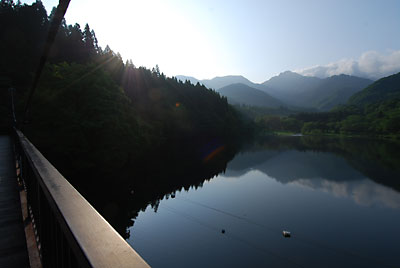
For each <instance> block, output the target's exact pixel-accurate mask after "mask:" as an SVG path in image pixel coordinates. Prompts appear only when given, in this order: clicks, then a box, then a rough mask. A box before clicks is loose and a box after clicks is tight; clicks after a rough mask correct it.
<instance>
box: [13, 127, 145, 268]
mask: <svg viewBox="0 0 400 268" xmlns="http://www.w3.org/2000/svg"><path fill="white" fill-rule="evenodd" d="M15 134H16V137H15V144H16V153H17V159H18V160H19V161H18V162H19V168H20V177H21V178H22V179H23V181H24V184H25V188H26V192H27V199H28V205H29V206H30V208H29V210H30V213H31V218H32V223H33V224H34V227H35V231H36V237H37V241H38V247H39V252H40V256H41V260H42V264H43V267H57V268H62V267H74V268H75V267H95V268H98V267H110V268H111V267H149V266H148V264H147V263H146V262H145V261H144V260H143V259H142V258H141V257H140V256H139V255H138V254H137V253H136V252H135V251H134V250H133V249H132V248H131V247H130V246H129V245H128V243H127V242H126V241H125V240H124V239H123V238H122V237H121V236H120V235H119V234H118V233H117V232H116V231H115V230H114V229H113V228H112V227H111V225H110V224H109V223H108V222H107V221H106V220H104V218H103V217H102V216H101V215H100V214H99V213H98V212H97V211H96V210H95V209H94V208H93V207H92V206H91V205H90V204H89V203H88V202H87V201H86V199H85V198H83V197H82V196H81V195H80V194H79V192H78V191H77V190H76V189H75V188H74V187H73V186H72V185H71V184H70V183H69V182H68V181H67V180H66V179H65V178H64V177H63V176H62V175H61V174H60V173H59V172H58V171H57V170H56V168H55V167H54V166H52V165H51V164H50V163H49V161H47V159H46V158H45V157H44V156H43V155H42V154H41V153H40V152H39V151H38V150H37V149H36V148H35V146H33V145H32V143H30V142H29V140H28V139H27V138H26V137H25V136H24V135H23V134H22V132H20V131H18V130H16V131H15Z"/></svg>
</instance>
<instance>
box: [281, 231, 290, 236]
mask: <svg viewBox="0 0 400 268" xmlns="http://www.w3.org/2000/svg"><path fill="white" fill-rule="evenodd" d="M282 234H283V237H290V232H289V231H282Z"/></svg>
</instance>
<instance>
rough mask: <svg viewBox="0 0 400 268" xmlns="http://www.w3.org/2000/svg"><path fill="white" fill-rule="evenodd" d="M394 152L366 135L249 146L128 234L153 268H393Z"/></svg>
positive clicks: (140, 218)
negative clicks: (287, 236)
mask: <svg viewBox="0 0 400 268" xmlns="http://www.w3.org/2000/svg"><path fill="white" fill-rule="evenodd" d="M399 155H400V151H399V146H398V145H397V144H392V143H388V142H383V141H371V140H365V139H363V140H362V139H327V138H320V139H315V138H311V137H284V138H272V139H270V140H265V141H263V142H259V143H257V144H253V145H249V146H248V147H246V148H245V149H243V151H242V152H240V153H238V154H237V155H236V156H235V157H234V158H233V159H232V160H231V161H229V162H228V163H227V167H226V170H225V171H224V172H221V173H220V174H219V175H217V176H215V177H213V178H212V179H210V180H207V181H204V182H203V183H201V184H200V185H197V186H199V187H197V186H196V187H185V188H186V190H185V189H183V188H182V189H181V190H175V191H171V192H169V193H168V194H167V193H166V195H165V196H164V197H161V198H159V199H158V200H157V201H156V202H154V200H153V202H152V205H150V204H149V205H148V206H147V207H146V206H144V207H142V211H140V212H138V214H134V216H133V217H132V221H131V224H133V225H131V226H128V227H127V235H126V237H127V241H128V243H129V244H130V245H132V247H133V248H134V249H135V250H136V251H137V252H138V253H139V254H140V255H141V256H142V257H143V258H144V259H145V260H146V261H147V262H148V263H149V264H150V265H151V266H153V267H400V254H399V253H400V192H399V191H400V172H399V169H400V161H399V158H400V156H399ZM171 179H173V178H171ZM205 179H206V178H205ZM178 189H179V187H178ZM148 203H151V202H150V201H149V202H148ZM128 225H129V224H128ZM283 230H288V231H290V232H291V234H292V236H291V237H290V238H285V237H283V235H282V231H283Z"/></svg>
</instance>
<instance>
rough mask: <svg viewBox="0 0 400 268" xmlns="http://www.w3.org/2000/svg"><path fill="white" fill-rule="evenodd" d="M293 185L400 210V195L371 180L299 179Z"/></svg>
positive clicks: (368, 204)
mask: <svg viewBox="0 0 400 268" xmlns="http://www.w3.org/2000/svg"><path fill="white" fill-rule="evenodd" d="M292 184H297V185H301V186H305V187H307V188H311V189H315V190H322V191H324V192H328V193H332V194H333V195H334V196H336V197H348V198H352V199H353V200H354V202H356V203H357V204H359V205H363V206H374V205H378V204H379V205H383V206H385V207H389V208H395V209H398V208H400V194H399V193H398V192H396V191H395V190H393V189H391V188H389V187H386V186H384V185H380V184H377V183H375V182H373V181H371V180H359V181H347V182H335V181H329V180H326V179H298V180H296V181H294V182H292Z"/></svg>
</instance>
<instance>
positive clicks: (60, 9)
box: [23, 0, 71, 122]
mask: <svg viewBox="0 0 400 268" xmlns="http://www.w3.org/2000/svg"><path fill="white" fill-rule="evenodd" d="M70 1H71V0H60V1H59V3H58V6H57V10H56V13H55V14H54V16H53V18H52V20H51V23H50V28H49V33H48V35H47V40H46V43H45V44H44V49H43V53H42V56H41V57H40V61H39V65H38V68H37V70H36V74H35V77H34V79H33V83H32V87H31V89H30V91H29V95H28V100H27V102H26V105H25V109H24V116H23V122H26V121H27V116H28V112H29V107H30V105H31V102H32V97H33V94H34V93H35V90H36V87H37V85H38V82H39V78H40V75H41V74H42V71H43V67H44V65H45V63H46V61H47V57H48V56H49V53H50V49H51V47H52V45H53V43H54V40H55V38H56V35H57V32H58V28H59V27H60V25H61V21H62V19H63V18H64V15H65V12H67V9H68V5H69V2H70Z"/></svg>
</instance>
